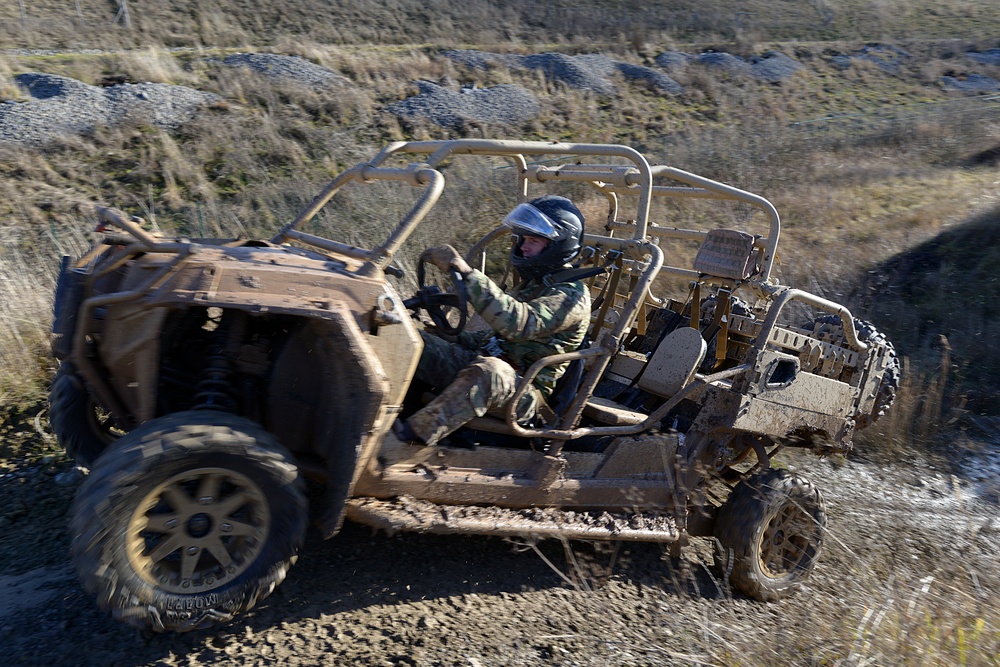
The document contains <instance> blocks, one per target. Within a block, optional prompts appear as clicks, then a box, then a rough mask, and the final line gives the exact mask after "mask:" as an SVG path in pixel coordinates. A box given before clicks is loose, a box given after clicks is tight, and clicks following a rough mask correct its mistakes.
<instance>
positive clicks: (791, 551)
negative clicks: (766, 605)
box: [715, 468, 826, 602]
mask: <svg viewBox="0 0 1000 667" xmlns="http://www.w3.org/2000/svg"><path fill="white" fill-rule="evenodd" d="M825 532H826V510H825V508H824V504H823V496H822V494H820V492H819V489H817V488H816V487H815V486H813V485H812V484H811V483H810V482H809V481H807V480H805V479H803V478H802V477H799V476H797V475H794V474H792V473H791V472H789V471H787V470H780V469H774V468H772V469H768V470H763V471H761V472H758V473H756V474H754V475H751V476H750V477H748V478H747V479H744V480H743V481H741V482H740V483H739V484H737V485H736V488H735V489H733V492H732V494H731V495H730V496H729V500H728V501H727V502H726V504H725V505H723V506H722V508H720V510H719V515H718V517H717V518H716V522H715V540H716V541H715V565H716V567H717V568H719V569H720V570H721V571H722V573H723V574H724V575H725V574H727V573H728V574H729V580H730V582H732V584H733V586H735V587H736V588H737V589H739V590H740V591H742V592H743V593H745V594H746V595H748V596H750V597H752V598H755V599H757V600H763V601H766V602H774V601H776V600H781V599H784V598H786V597H788V596H789V595H791V594H792V593H793V592H794V591H795V590H796V589H798V588H799V586H800V585H801V584H802V582H803V581H804V580H805V579H806V578H808V576H809V574H810V572H812V569H813V567H814V566H815V565H816V559H817V557H818V556H819V553H820V549H821V547H822V545H823V536H824V533H825Z"/></svg>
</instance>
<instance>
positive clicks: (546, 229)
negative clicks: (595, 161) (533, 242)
mask: <svg viewBox="0 0 1000 667" xmlns="http://www.w3.org/2000/svg"><path fill="white" fill-rule="evenodd" d="M503 224H505V225H507V226H508V227H510V228H511V230H513V232H514V235H515V239H516V240H515V242H514V246H513V247H512V248H511V250H510V262H511V264H512V265H513V266H514V270H515V271H517V273H518V274H519V275H520V276H521V277H522V278H524V279H525V280H534V279H538V278H541V277H542V276H545V275H547V274H549V273H552V272H554V271H558V270H559V269H561V268H562V267H563V266H565V265H566V264H568V263H569V262H570V261H571V260H572V259H573V258H574V257H576V256H577V255H578V254H580V248H581V247H582V246H583V213H580V209H578V208H577V207H576V206H574V205H573V202H571V201H570V200H569V199H566V198H565V197H560V196H558V195H545V196H544V197H538V198H537V199H532V200H531V201H530V202H528V203H527V204H518V205H517V206H515V207H514V210H512V211H511V212H510V213H508V214H507V217H506V218H504V220H503ZM525 236H539V237H541V238H544V239H547V240H548V242H549V244H548V246H546V248H545V250H543V251H542V252H540V253H539V254H538V255H536V256H534V257H525V256H524V255H522V254H521V242H522V241H524V237H525Z"/></svg>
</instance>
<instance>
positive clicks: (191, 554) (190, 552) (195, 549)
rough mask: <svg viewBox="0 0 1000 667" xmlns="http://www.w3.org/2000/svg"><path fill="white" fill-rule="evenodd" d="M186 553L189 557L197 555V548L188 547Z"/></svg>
mask: <svg viewBox="0 0 1000 667" xmlns="http://www.w3.org/2000/svg"><path fill="white" fill-rule="evenodd" d="M187 552H188V555H189V556H194V555H195V554H196V553H198V547H188V548H187Z"/></svg>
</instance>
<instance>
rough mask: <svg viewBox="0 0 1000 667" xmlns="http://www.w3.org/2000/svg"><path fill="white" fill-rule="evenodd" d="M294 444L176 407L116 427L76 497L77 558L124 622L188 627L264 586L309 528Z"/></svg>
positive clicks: (240, 422)
mask: <svg viewBox="0 0 1000 667" xmlns="http://www.w3.org/2000/svg"><path fill="white" fill-rule="evenodd" d="M306 519H307V512H306V499H305V493H304V486H303V482H302V479H301V477H300V476H299V474H298V470H297V468H296V466H295V464H294V463H293V461H292V456H291V454H289V453H288V452H287V451H286V450H285V449H284V448H283V447H282V446H281V445H279V444H278V442H277V440H276V439H275V438H274V436H273V435H271V434H270V433H268V432H267V431H265V430H263V429H262V428H261V427H259V426H257V425H256V424H254V423H253V422H251V421H249V420H246V419H243V418H241V417H237V416H234V415H228V414H224V413H219V412H211V411H188V412H180V413H176V414H173V415H168V416H166V417H161V418H159V419H154V420H152V421H149V422H147V423H145V424H143V425H142V426H140V427H139V428H137V429H135V430H133V431H130V432H129V433H127V434H125V435H124V436H122V437H121V438H120V439H119V440H118V442H116V443H115V444H113V445H112V446H111V447H110V448H109V449H108V450H107V451H106V452H105V453H104V455H102V456H101V457H100V458H99V459H98V460H97V462H96V464H95V466H94V468H93V470H92V472H91V474H90V476H89V477H88V478H87V479H86V480H85V481H84V483H83V484H82V485H81V486H80V489H79V491H78V492H77V496H76V500H75V501H74V503H73V509H72V519H71V521H70V534H71V536H72V546H71V551H72V556H73V561H74V564H75V565H76V569H77V571H78V572H79V574H80V577H81V578H82V580H83V583H84V587H85V588H86V589H87V591H88V592H90V593H91V594H94V595H96V596H97V601H98V604H99V605H100V606H101V607H102V608H104V609H107V610H109V611H110V612H111V613H112V615H113V616H114V617H115V618H116V619H118V620H120V621H124V622H126V623H129V624H131V625H134V626H136V627H139V628H143V629H150V630H153V631H175V632H185V631H188V630H195V629H200V628H206V627H210V626H212V625H216V624H219V623H225V622H227V621H229V620H230V619H232V618H233V617H234V616H236V615H237V614H239V613H241V612H243V611H246V610H247V609H250V608H251V607H253V606H254V605H255V604H256V603H257V602H258V601H259V600H261V599H263V598H265V597H267V596H268V595H269V594H270V593H271V592H272V591H273V590H274V588H275V587H276V586H277V585H278V584H279V583H281V581H282V580H284V578H285V575H286V573H287V571H288V568H289V567H290V566H291V565H292V564H293V563H294V562H295V559H296V557H297V556H296V554H297V551H298V549H299V548H300V547H301V545H302V542H303V539H304V535H305V530H306Z"/></svg>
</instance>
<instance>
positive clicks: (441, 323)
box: [403, 261, 468, 336]
mask: <svg viewBox="0 0 1000 667" xmlns="http://www.w3.org/2000/svg"><path fill="white" fill-rule="evenodd" d="M426 265H427V262H426V261H421V262H420V263H419V264H418V265H417V287H418V289H417V293H416V294H415V295H413V296H412V297H410V298H409V299H407V300H405V301H404V302H403V305H404V306H406V307H407V308H409V309H410V310H417V309H420V308H422V309H423V310H424V311H425V312H426V313H427V316H428V317H430V318H431V322H433V323H434V327H435V328H436V329H437V330H438V331H440V332H441V333H443V334H445V335H447V336H457V335H458V334H460V333H461V332H462V330H463V329H465V324H466V322H467V320H468V308H467V304H468V297H467V296H466V294H465V281H464V280H463V279H462V274H461V273H459V272H458V271H456V270H455V269H450V270H449V271H448V276H449V277H450V278H451V282H452V284H453V285H454V286H455V291H453V292H442V291H441V288H440V287H438V286H437V285H427V284H426V279H427V269H426ZM451 310H457V311H458V323H457V324H454V325H453V324H452V323H451V322H450V321H448V315H449V314H450V311H451Z"/></svg>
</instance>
